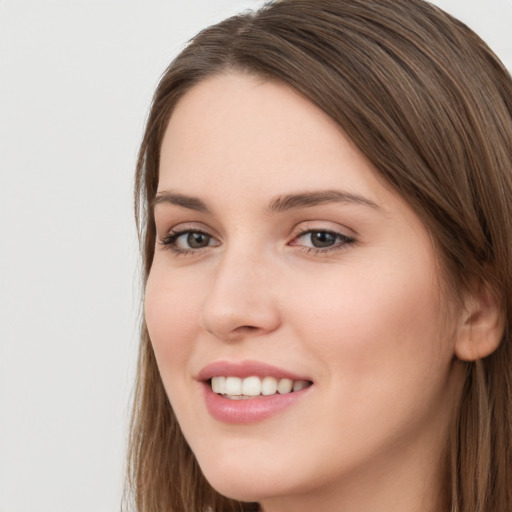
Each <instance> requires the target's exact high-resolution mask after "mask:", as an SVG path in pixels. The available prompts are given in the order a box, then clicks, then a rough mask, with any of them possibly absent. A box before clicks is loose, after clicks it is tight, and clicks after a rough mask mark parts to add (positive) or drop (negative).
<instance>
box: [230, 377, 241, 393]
mask: <svg viewBox="0 0 512 512" xmlns="http://www.w3.org/2000/svg"><path fill="white" fill-rule="evenodd" d="M241 394H242V379H239V378H238V377H226V395H241Z"/></svg>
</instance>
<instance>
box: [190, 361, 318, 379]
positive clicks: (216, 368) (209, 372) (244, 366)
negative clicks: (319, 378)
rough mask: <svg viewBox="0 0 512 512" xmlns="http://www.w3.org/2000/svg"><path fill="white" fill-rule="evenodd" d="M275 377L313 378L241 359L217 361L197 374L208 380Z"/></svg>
mask: <svg viewBox="0 0 512 512" xmlns="http://www.w3.org/2000/svg"><path fill="white" fill-rule="evenodd" d="M217 376H225V377H239V378H240V379H245V378H246V377H252V376H256V377H274V378H275V379H291V380H311V379H310V378H308V377H305V376H301V375H297V374H295V373H291V372H289V371H287V370H283V369H282V368H278V367H277V366H272V365H269V364H265V363H260V362H258V361H241V362H238V363H232V362H229V361H216V362H215V363H211V364H209V365H207V366H205V367H204V368H203V369H202V370H201V371H200V372H199V374H198V375H197V380H200V381H207V380H209V379H211V378H212V377H217Z"/></svg>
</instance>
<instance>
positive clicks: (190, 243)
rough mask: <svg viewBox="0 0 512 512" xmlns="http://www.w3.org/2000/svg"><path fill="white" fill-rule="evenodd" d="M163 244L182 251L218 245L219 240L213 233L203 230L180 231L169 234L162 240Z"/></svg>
mask: <svg viewBox="0 0 512 512" xmlns="http://www.w3.org/2000/svg"><path fill="white" fill-rule="evenodd" d="M162 244H163V245H166V246H169V247H171V248H172V249H173V250H175V251H177V252H180V251H190V250H197V249H204V248H205V247H210V246H214V245H218V242H217V240H215V238H213V237H212V236H211V235H209V234H208V233H204V232H202V231H179V232H176V233H170V234H169V235H167V236H166V237H165V238H164V239H163V240H162Z"/></svg>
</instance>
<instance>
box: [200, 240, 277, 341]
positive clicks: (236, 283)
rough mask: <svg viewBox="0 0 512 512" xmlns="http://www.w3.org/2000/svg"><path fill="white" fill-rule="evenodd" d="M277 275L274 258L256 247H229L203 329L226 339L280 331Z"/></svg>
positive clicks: (216, 275) (218, 269)
mask: <svg viewBox="0 0 512 512" xmlns="http://www.w3.org/2000/svg"><path fill="white" fill-rule="evenodd" d="M273 275H274V271H273V268H272V263H271V261H270V258H268V257H265V255H264V254H263V253H262V252H261V251H257V250H255V249H254V246H253V244H250V243H246V244H244V243H236V244H233V245H232V246H231V247H227V248H226V249H225V251H224V253H223V254H222V255H221V256H220V257H219V261H218V262H217V267H216V269H215V273H214V277H213V279H212V282H211V285H210V286H211V287H210V290H209V293H208V295H207V297H206V300H205V303H204V305H203V311H202V315H201V325H202V327H203V328H204V329H205V330H207V331H208V332H210V333H211V334H213V335H214V336H216V337H217V338H221V339H225V340H232V339H236V338H239V337H241V336H246V335H249V334H250V335H261V334H263V333H266V332H271V331H272V330H274V329H276V328H277V326H278V324H279V312H278V310H277V304H276V302H275V300H274V298H273V293H272V290H273V286H272V285H273V282H272V281H273Z"/></svg>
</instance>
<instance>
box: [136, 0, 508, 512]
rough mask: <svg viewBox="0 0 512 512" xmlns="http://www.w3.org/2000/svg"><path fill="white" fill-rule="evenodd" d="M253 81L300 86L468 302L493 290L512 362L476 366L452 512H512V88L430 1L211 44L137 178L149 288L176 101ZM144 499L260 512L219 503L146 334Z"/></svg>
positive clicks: (400, 2)
mask: <svg viewBox="0 0 512 512" xmlns="http://www.w3.org/2000/svg"><path fill="white" fill-rule="evenodd" d="M230 70H237V71H243V72H249V73H252V74H256V75H258V76H261V77H263V78H267V79H270V80H279V81H282V82H285V83H287V84H289V85H290V86H291V87H293V88H294V89H295V90H297V91H298V92H299V93H301V94H302V95H304V96H305V97H306V98H308V99H309V100H310V101H312V102H313V103H315V104H316V105H318V106H319V107H320V108H321V109H323V110H324V111H325V112H326V113H327V114H328V115H330V116H331V117H332V118H333V119H334V120H335V121H336V122H337V123H338V124H339V125H340V126H341V127H342V128H343V130H344V131H345V133H346V134H347V135H348V136H349V137H350V138H351V139H352V141H353V142H354V143H355V144H356V145H357V147H358V148H359V149H360V150H361V151H362V153H364V154H365V155H366V157H367V158H368V159H369V160H370V161H371V162H372V163H373V164H374V166H375V167H376V169H377V170H378V172H379V173H380V175H381V176H382V178H383V179H384V180H385V181H386V182H388V183H389V184H390V185H391V186H392V187H394V188H395V189H396V190H397V191H398V193H400V194H401V195H402V196H403V197H404V198H405V199H406V200H407V201H408V202H409V203H410V204H411V205H412V207H413V208H414V209H415V211H416V212H417V213H418V215H419V216H420V217H421V218H422V220H423V222H424V223H425V225H426V226H427V228H428V229H429V230H430V232H431V234H432V237H433V239H434V242H435V244H436V247H437V250H438V254H439V258H440V261H441V263H442V268H443V270H444V272H445V275H446V279H447V282H448V283H449V285H450V287H451V289H452V290H453V291H454V292H455V295H456V296H459V297H460V296H461V295H462V293H463V292H464V291H465V290H466V289H467V287H468V283H470V282H471V281H473V280H474V279H478V280H480V281H482V282H485V283H487V285H488V286H490V287H491V288H492V289H493V290H494V292H495V293H496V295H497V296H498V297H499V300H500V302H501V304H502V307H503V310H504V314H505V316H506V327H505V333H504V336H503V339H502V342H501V344H500V346H499V348H498V349H497V350H496V351H495V352H494V353H493V354H491V355H490V356H489V357H487V358H485V359H483V360H480V361H476V362H473V363H467V378H466V382H465V386H464V392H463V396H462V400H461V403H460V406H459V408H458V413H457V418H456V421H454V425H453V429H452V434H451V439H449V440H448V442H449V446H450V458H451V465H450V468H449V469H450V474H451V488H452V496H451V511H452V512H506V511H510V510H512V481H511V475H512V411H511V408H512V395H511V393H512V340H511V339H510V338H511V332H510V326H511V322H510V320H511V319H512V297H511V294H512V254H511V246H512V207H511V204H512V80H511V78H510V75H509V74H508V72H507V71H506V69H505V68H504V67H503V65H502V64H501V63H500V62H499V60H498V59H497V57H496V56H495V55H494V54H493V53H492V52H491V51H490V50H489V48H488V47H487V46H486V45H485V43H484V42H483V41H482V40H481V39H480V38H479V37H478V36H476V35H475V34H474V33H473V32H472V31H471V30H469V29H468V28H467V27H466V26H465V25H463V24H462V23H460V22H459V21H457V20H456V19H454V18H452V17H451V16H449V15H448V14H446V13H444V12H443V11H442V10H440V9H438V8H436V7H434V6H433V5H431V4H429V3H426V2H424V1H422V0H281V1H276V2H273V3H272V2H271V3H269V4H267V5H266V6H265V7H263V8H262V9H260V10H259V11H257V12H254V13H252V12H249V13H244V14H242V15H239V16H235V17H232V18H229V19H227V20H225V21H223V22H221V23H219V24H217V25H215V26H212V27H210V28H208V29H206V30H204V31H202V32H201V33H199V34H198V35H197V37H195V38H194V39H193V40H192V41H190V43H189V45H188V46H187V47H186V48H185V49H184V50H183V51H182V52H181V54H180V55H179V56H178V57H177V58H176V59H175V60H174V62H173V63H172V64H171V65H170V67H169V68H168V69H167V70H166V72H165V74H164V75H163V78H162V80H161V82H160V84H159V86H158V88H157V90H156V93H155V96H154V99H153V104H152V108H151V112H150V115H149V119H148V122H147V126H146V132H145V135H144V139H143V142H142V146H141V149H140V155H139V161H138V166H137V174H136V190H135V194H136V199H135V204H136V216H137V222H138V228H139V234H140V241H141V247H142V254H143V262H144V283H145V280H146V279H147V276H148V273H149V271H150V268H151V263H152V259H153V252H154V246H155V226H154V222H153V218H152V212H151V211H150V207H149V205H150V203H151V200H152V199H153V198H154V196H155V194H156V190H157V185H158V167H159V154H160V146H161V142H162V138H163V134H164V131H165V129H166V126H167V123H168V121H169V118H170V116H171V114H172V112H173V109H174V107H175V106H176V103H177V102H178V101H179V100H180V98H181V97H182V96H183V95H184V94H185V93H186V92H187V91H188V90H190V88H191V87H193V86H194V85H195V84H197V83H198V82H199V81H201V80H203V79H204V78H206V77H209V76H212V75H214V74H219V73H225V72H229V71H230ZM136 386H137V387H136V395H135V400H134V409H133V417H132V424H131V437H130V450H129V467H128V469H129V477H128V489H129V490H130V491H131V493H132V498H133V501H134V503H135V504H136V510H138V511H139V512H150V511H151V512H156V511H161V512H163V511H166V512H172V511H176V512H177V511H180V512H182V511H189V512H203V511H206V510H208V508H209V507H210V508H211V509H212V510H215V511H216V512H220V511H234V510H240V511H242V510H254V509H255V508H256V504H248V503H238V502H235V501H233V500H228V499H226V498H224V497H222V496H220V495H219V494H218V493H216V492H215V491H214V490H213V489H212V488H211V487H210V485H209V484H208V483H207V482H206V480H205V478H204V477H203V475H202V474H201V471H200V469H199V467H198V465H197V463H196V460H195V458H194V455H193V454H192V453H191V451H190V449H189V447H188V446H187V444H186V442H185V440H184V438H183V436H182V434H181V431H180V428H179V425H178V424H177V421H176V418H175V416H174V414H173V411H172V407H171V405H170V404H169V401H168V399H167V396H166V393H165V390H164V387H163V385H162V381H161V379H160V376H159V373H158V369H157V366H156V362H155V357H154V354H153V350H152V348H151V343H150V340H149V336H148V333H147V329H146V327H145V325H143V326H142V337H141V346H140V358H139V366H138V376H137V384H136Z"/></svg>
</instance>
